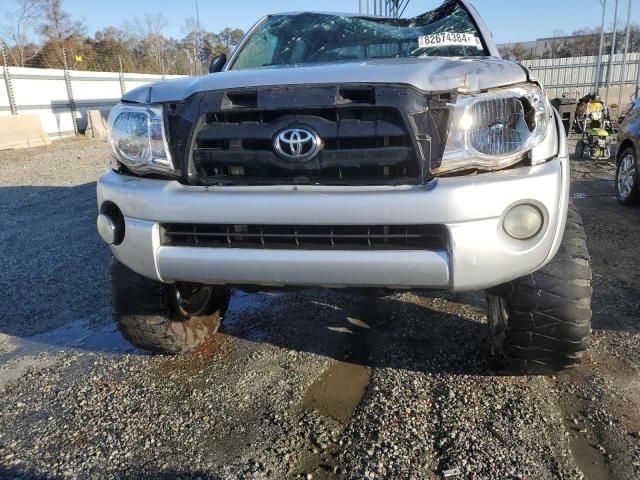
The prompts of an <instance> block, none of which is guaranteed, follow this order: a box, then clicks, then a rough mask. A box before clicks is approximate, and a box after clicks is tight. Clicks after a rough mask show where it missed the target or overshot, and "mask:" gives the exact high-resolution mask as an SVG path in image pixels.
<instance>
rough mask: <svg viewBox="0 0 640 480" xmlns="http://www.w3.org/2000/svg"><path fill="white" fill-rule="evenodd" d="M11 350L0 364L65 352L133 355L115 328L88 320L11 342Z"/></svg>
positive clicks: (1, 359) (1, 356)
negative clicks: (44, 354)
mask: <svg viewBox="0 0 640 480" xmlns="http://www.w3.org/2000/svg"><path fill="white" fill-rule="evenodd" d="M14 347H15V348H14V349H13V350H12V351H11V352H9V353H7V354H4V355H0V363H5V362H8V361H10V360H13V359H15V358H18V357H25V356H29V355H37V354H39V353H59V352H62V351H65V350H80V351H94V352H104V353H116V352H125V351H136V349H135V348H134V347H132V346H131V345H130V344H129V343H128V342H127V341H126V340H125V339H124V338H123V337H122V335H121V334H120V332H119V331H118V329H117V327H116V326H115V325H106V326H100V327H95V326H92V325H91V322H90V321H89V320H76V321H73V322H70V323H67V324H65V325H63V326H62V327H59V328H56V329H55V330H51V331H49V332H45V333H39V334H37V335H32V336H30V337H25V338H15V339H14Z"/></svg>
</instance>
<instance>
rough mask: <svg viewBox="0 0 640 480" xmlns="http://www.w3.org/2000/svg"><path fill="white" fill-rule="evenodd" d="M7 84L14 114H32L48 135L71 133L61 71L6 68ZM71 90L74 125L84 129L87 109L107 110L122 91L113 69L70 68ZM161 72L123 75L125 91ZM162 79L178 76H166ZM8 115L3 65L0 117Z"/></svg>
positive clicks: (158, 78)
mask: <svg viewBox="0 0 640 480" xmlns="http://www.w3.org/2000/svg"><path fill="white" fill-rule="evenodd" d="M9 75H10V77H11V85H12V89H13V94H14V98H15V104H16V107H17V109H18V114H21V113H29V114H36V115H38V117H39V118H40V120H41V122H42V126H43V128H44V131H45V132H46V133H47V134H48V135H49V136H50V137H52V138H59V137H63V136H66V135H73V133H74V130H73V117H72V114H71V107H70V103H69V96H68V94H67V87H66V83H65V79H64V70H56V69H42V68H22V67H9ZM69 76H70V78H71V89H72V93H73V99H74V101H75V105H76V118H77V122H78V128H79V130H80V131H84V130H85V129H86V128H87V125H88V120H87V112H88V111H89V110H101V111H103V112H107V111H108V110H109V109H110V108H111V107H112V106H113V105H115V104H116V103H117V102H118V101H119V99H120V97H121V96H122V91H121V88H120V74H119V73H117V72H82V71H70V72H69ZM162 78H163V77H162V75H151V74H141V73H125V74H123V81H124V88H125V91H129V90H132V89H134V88H136V87H138V86H140V85H145V84H147V83H153V82H158V81H160V80H162ZM165 78H166V79H171V78H179V76H171V75H167V76H166V77H165ZM6 115H11V109H10V104H9V97H8V95H7V88H6V82H5V80H4V67H0V116H6Z"/></svg>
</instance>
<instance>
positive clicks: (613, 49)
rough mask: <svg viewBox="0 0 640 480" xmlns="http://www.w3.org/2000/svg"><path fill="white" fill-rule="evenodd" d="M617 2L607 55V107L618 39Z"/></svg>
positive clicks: (617, 0)
mask: <svg viewBox="0 0 640 480" xmlns="http://www.w3.org/2000/svg"><path fill="white" fill-rule="evenodd" d="M618 2H619V0H616V12H615V15H614V16H613V38H612V39H611V54H610V55H609V67H608V68H607V91H606V93H605V96H604V105H605V107H607V108H609V89H610V88H611V76H612V75H611V74H612V69H613V56H614V55H615V54H616V41H617V40H618Z"/></svg>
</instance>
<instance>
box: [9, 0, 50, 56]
mask: <svg viewBox="0 0 640 480" xmlns="http://www.w3.org/2000/svg"><path fill="white" fill-rule="evenodd" d="M15 3H16V9H15V10H14V11H13V12H11V13H9V14H8V15H7V17H8V19H9V20H10V21H11V24H10V25H7V27H6V28H4V29H3V30H2V32H1V34H0V41H1V42H4V43H5V44H8V45H10V46H11V48H10V49H9V55H10V56H11V59H12V61H13V63H14V64H15V65H17V66H19V67H24V64H25V62H26V61H27V60H28V59H29V58H31V57H33V56H34V55H35V52H36V49H35V48H32V49H31V50H32V51H31V52H30V54H27V47H28V46H29V45H31V42H30V41H29V35H30V34H31V33H32V32H33V26H34V24H35V22H36V21H37V20H38V18H40V15H41V11H42V10H41V7H42V0H15Z"/></svg>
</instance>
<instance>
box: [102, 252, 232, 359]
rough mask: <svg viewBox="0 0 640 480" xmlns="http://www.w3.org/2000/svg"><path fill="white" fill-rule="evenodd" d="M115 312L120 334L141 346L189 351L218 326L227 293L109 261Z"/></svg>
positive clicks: (211, 334) (156, 350)
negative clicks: (148, 275) (163, 278)
mask: <svg viewBox="0 0 640 480" xmlns="http://www.w3.org/2000/svg"><path fill="white" fill-rule="evenodd" d="M110 277H111V297H112V303H113V315H114V318H115V320H116V322H117V324H118V327H119V329H120V331H121V332H122V334H123V336H124V337H125V338H126V339H127V340H128V341H129V342H130V343H132V344H133V345H135V346H137V347H140V348H142V349H144V350H149V351H151V352H156V353H165V354H181V353H189V352H192V351H193V350H194V349H195V348H197V347H198V346H199V345H201V344H202V343H203V342H204V341H206V340H208V339H209V338H211V337H212V336H213V335H214V334H215V333H216V332H217V331H218V329H219V328H220V323H221V321H222V316H223V315H224V313H225V312H226V310H227V307H228V304H229V297H230V293H229V291H228V290H227V289H225V288H222V287H213V286H206V285H192V284H175V285H165V284H163V283H160V282H157V281H155V280H151V279H148V278H146V277H143V276H142V275H139V274H137V273H135V272H134V271H133V270H130V269H129V268H127V267H126V266H124V265H123V264H122V263H120V262H118V261H117V260H116V259H115V258H114V259H112V260H111V268H110Z"/></svg>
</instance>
